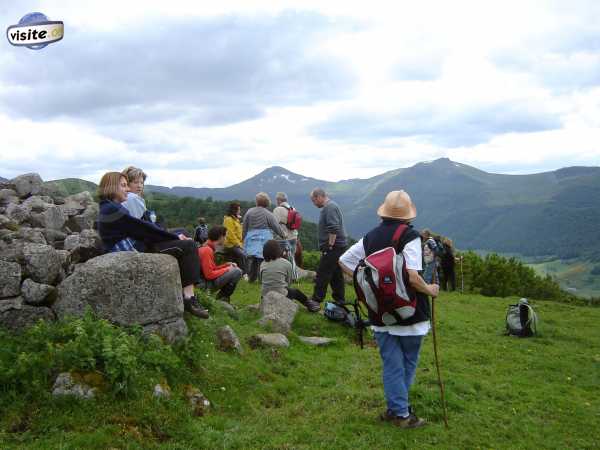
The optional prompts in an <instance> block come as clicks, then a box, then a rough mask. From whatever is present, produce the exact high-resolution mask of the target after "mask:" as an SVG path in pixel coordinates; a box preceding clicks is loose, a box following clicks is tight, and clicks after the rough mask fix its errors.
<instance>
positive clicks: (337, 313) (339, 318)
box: [323, 300, 371, 348]
mask: <svg viewBox="0 0 600 450" xmlns="http://www.w3.org/2000/svg"><path fill="white" fill-rule="evenodd" d="M348 306H351V307H352V308H353V309H354V311H350V310H349V309H348ZM323 315H324V316H325V317H326V318H327V319H329V320H331V321H332V322H338V323H341V324H343V325H346V326H348V327H351V328H354V329H355V330H356V332H357V334H358V340H359V342H360V348H363V345H364V342H363V330H364V329H365V328H367V327H368V326H370V325H371V322H369V320H368V319H366V318H365V319H363V318H362V317H361V311H360V305H359V304H358V300H356V301H355V302H354V303H345V304H340V303H337V302H327V303H325V308H324V309H323ZM363 315H364V314H363Z"/></svg>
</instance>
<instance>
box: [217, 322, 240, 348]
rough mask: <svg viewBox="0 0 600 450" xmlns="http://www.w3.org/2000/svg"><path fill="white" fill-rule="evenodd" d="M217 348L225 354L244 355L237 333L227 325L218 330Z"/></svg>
mask: <svg viewBox="0 0 600 450" xmlns="http://www.w3.org/2000/svg"><path fill="white" fill-rule="evenodd" d="M217 347H218V348H219V349H220V350H223V351H225V352H228V351H235V352H237V353H243V350H242V344H241V343H240V340H239V339H238V337H237V335H236V334H235V331H233V328H231V327H230V326H229V325H225V326H224V327H221V328H219V329H218V330H217Z"/></svg>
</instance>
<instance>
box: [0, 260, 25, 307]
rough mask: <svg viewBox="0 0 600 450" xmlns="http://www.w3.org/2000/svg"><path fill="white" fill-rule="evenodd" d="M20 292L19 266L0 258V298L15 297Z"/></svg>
mask: <svg viewBox="0 0 600 450" xmlns="http://www.w3.org/2000/svg"><path fill="white" fill-rule="evenodd" d="M20 292H21V266H20V265H19V264H17V263H16V262H8V261H1V260H0V298H4V297H15V296H17V295H19V293H20Z"/></svg>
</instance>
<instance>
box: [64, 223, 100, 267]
mask: <svg viewBox="0 0 600 450" xmlns="http://www.w3.org/2000/svg"><path fill="white" fill-rule="evenodd" d="M63 248H64V250H68V251H69V252H70V253H71V262H72V263H73V264H77V263H82V262H86V261H87V260H89V259H92V258H95V257H96V256H100V255H101V254H102V253H104V247H103V245H102V240H101V239H100V236H99V235H98V233H97V232H96V231H94V230H83V231H82V232H81V233H79V234H71V235H69V236H67V238H66V239H65V242H64V244H63Z"/></svg>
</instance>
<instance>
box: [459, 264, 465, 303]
mask: <svg viewBox="0 0 600 450" xmlns="http://www.w3.org/2000/svg"><path fill="white" fill-rule="evenodd" d="M462 263H463V255H460V293H461V294H464V293H465V276H464V275H463V268H462Z"/></svg>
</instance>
